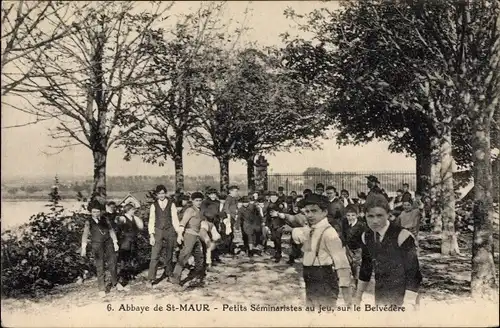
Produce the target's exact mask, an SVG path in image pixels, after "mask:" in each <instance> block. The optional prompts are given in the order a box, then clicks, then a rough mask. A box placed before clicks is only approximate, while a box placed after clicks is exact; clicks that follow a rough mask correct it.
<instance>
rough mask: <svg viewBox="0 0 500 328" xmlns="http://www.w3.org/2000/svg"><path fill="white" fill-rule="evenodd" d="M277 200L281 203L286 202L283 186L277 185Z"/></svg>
mask: <svg viewBox="0 0 500 328" xmlns="http://www.w3.org/2000/svg"><path fill="white" fill-rule="evenodd" d="M278 200H279V201H280V202H281V203H285V202H286V195H285V188H283V187H278Z"/></svg>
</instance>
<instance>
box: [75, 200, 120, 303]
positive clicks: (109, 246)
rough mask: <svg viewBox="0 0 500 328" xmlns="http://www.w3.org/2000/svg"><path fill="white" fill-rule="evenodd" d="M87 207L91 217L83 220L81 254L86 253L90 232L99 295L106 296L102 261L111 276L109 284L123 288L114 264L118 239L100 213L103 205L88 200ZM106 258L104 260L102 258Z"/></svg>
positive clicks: (108, 222)
mask: <svg viewBox="0 0 500 328" xmlns="http://www.w3.org/2000/svg"><path fill="white" fill-rule="evenodd" d="M88 209H89V211H90V214H91V217H90V218H89V219H88V220H86V221H85V225H84V228H83V234H82V250H81V255H82V256H86V254H87V240H88V237H89V234H90V242H91V246H92V253H93V254H94V261H95V267H96V270H97V286H98V288H99V296H100V297H105V296H106V285H105V281H104V262H107V263H106V264H107V266H108V270H109V273H110V276H111V286H112V287H116V289H117V290H119V291H121V290H123V286H122V285H121V284H119V283H118V280H117V273H116V264H117V256H116V252H117V251H118V249H119V247H118V240H117V238H116V233H115V231H114V230H113V228H112V226H111V222H110V221H109V220H108V219H107V218H106V217H105V216H104V215H102V214H103V213H102V212H103V210H104V208H103V206H102V204H101V203H99V201H97V200H93V201H91V202H90V204H89V206H88ZM105 258H106V261H104V259H105Z"/></svg>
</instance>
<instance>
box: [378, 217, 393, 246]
mask: <svg viewBox="0 0 500 328" xmlns="http://www.w3.org/2000/svg"><path fill="white" fill-rule="evenodd" d="M390 224H391V223H390V222H389V220H387V223H386V225H385V226H384V227H383V228H382V229H381V230H380V231H377V232H378V233H379V234H380V240H381V241H382V239H384V236H385V233H386V232H387V229H389V225H390Z"/></svg>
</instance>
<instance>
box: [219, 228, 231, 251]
mask: <svg viewBox="0 0 500 328" xmlns="http://www.w3.org/2000/svg"><path fill="white" fill-rule="evenodd" d="M220 228H221V230H220V235H221V242H220V250H221V253H222V254H227V253H230V254H232V253H234V244H233V239H234V232H231V233H230V234H229V235H226V225H225V224H224V222H222V220H221V223H220ZM233 228H234V225H233V224H231V230H232V231H234V229H233Z"/></svg>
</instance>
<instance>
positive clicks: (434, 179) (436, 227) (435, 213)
mask: <svg viewBox="0 0 500 328" xmlns="http://www.w3.org/2000/svg"><path fill="white" fill-rule="evenodd" d="M431 148H432V156H431V159H432V160H431V191H430V194H431V199H432V217H431V224H432V231H433V232H434V233H435V234H441V232H442V231H443V220H442V219H441V207H442V206H441V201H440V200H441V173H440V172H441V146H440V140H439V138H433V139H432V140H431Z"/></svg>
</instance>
